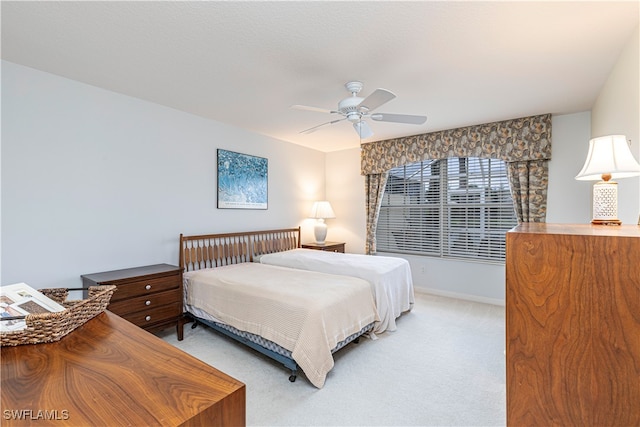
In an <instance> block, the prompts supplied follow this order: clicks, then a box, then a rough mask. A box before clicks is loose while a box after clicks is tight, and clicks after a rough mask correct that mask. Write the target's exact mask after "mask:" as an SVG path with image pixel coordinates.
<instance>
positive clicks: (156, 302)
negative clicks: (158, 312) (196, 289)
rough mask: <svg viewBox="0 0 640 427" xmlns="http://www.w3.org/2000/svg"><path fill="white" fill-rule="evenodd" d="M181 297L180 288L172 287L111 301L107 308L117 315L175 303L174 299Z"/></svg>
mask: <svg viewBox="0 0 640 427" xmlns="http://www.w3.org/2000/svg"><path fill="white" fill-rule="evenodd" d="M181 297H182V293H181V292H180V289H174V290H172V291H166V292H158V293H153V294H149V295H144V296H141V297H137V298H131V299H125V300H120V301H116V302H112V303H111V304H109V306H108V307H107V310H109V311H111V312H113V313H115V314H117V315H119V316H123V315H125V314H129V313H133V312H137V311H143V310H148V309H152V308H156V307H160V306H162V305H167V304H171V303H175V302H176V301H180V298H181Z"/></svg>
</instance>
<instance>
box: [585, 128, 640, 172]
mask: <svg viewBox="0 0 640 427" xmlns="http://www.w3.org/2000/svg"><path fill="white" fill-rule="evenodd" d="M603 174H611V178H612V179H616V178H629V177H632V176H638V175H640V164H638V162H637V161H636V159H635V158H634V157H633V154H631V149H630V148H629V144H628V143H627V138H626V136H624V135H609V136H602V137H600V138H593V139H592V140H590V141H589V153H588V154H587V160H586V161H585V162H584V166H583V167H582V170H581V171H580V173H579V174H578V175H577V176H576V179H577V180H581V181H593V180H600V179H601V177H602V175H603Z"/></svg>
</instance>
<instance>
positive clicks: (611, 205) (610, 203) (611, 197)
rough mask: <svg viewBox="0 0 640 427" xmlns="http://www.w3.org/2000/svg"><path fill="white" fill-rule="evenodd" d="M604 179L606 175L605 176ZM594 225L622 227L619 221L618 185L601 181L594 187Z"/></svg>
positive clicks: (592, 221) (592, 222) (608, 181)
mask: <svg viewBox="0 0 640 427" xmlns="http://www.w3.org/2000/svg"><path fill="white" fill-rule="evenodd" d="M603 177H604V175H603ZM591 224H594V225H621V224H622V221H620V220H619V219H618V183H617V182H615V181H610V180H608V179H607V181H600V182H598V183H596V184H595V185H594V186H593V219H592V220H591Z"/></svg>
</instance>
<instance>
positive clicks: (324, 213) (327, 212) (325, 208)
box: [309, 200, 336, 245]
mask: <svg viewBox="0 0 640 427" xmlns="http://www.w3.org/2000/svg"><path fill="white" fill-rule="evenodd" d="M309 217H310V218H315V219H316V225H315V227H313V233H314V235H315V238H316V243H318V244H321V245H322V244H324V239H325V238H326V237H327V224H325V222H324V220H325V219H328V218H335V217H336V214H335V213H333V209H332V208H331V203H329V202H327V201H326V200H323V201H320V202H315V203H314V204H313V207H312V208H311V215H309Z"/></svg>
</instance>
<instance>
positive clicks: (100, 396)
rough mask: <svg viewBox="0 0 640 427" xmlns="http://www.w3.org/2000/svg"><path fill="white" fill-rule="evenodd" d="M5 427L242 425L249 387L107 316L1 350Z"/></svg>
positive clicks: (128, 324)
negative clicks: (51, 338)
mask: <svg viewBox="0 0 640 427" xmlns="http://www.w3.org/2000/svg"><path fill="white" fill-rule="evenodd" d="M0 355H1V357H2V371H1V375H2V377H1V385H2V393H1V396H2V397H1V399H0V400H1V408H0V409H1V413H2V421H1V423H2V426H29V425H33V426H163V427H168V426H225V427H226V426H243V425H245V423H246V388H245V385H244V384H243V383H241V382H240V381H238V380H236V379H234V378H232V377H230V376H228V375H226V374H225V373H223V372H220V371H218V370H217V369H215V368H213V367H211V366H209V365H207V364H206V363H204V362H202V361H200V360H198V359H196V358H195V357H193V356H191V355H189V354H187V353H185V352H183V351H181V350H178V349H177V348H175V347H173V346H172V345H170V344H168V343H166V342H165V341H163V340H161V339H160V338H158V337H156V336H154V335H152V334H150V333H148V332H146V331H144V330H142V329H140V328H138V327H137V326H134V325H132V324H131V323H129V322H127V321H125V320H123V319H122V318H120V317H118V316H116V315H115V314H113V313H110V312H108V311H107V312H104V313H101V314H99V315H98V316H96V317H95V318H93V319H91V320H89V321H88V322H87V323H85V324H84V325H82V326H80V327H79V328H78V329H76V330H74V331H73V332H71V333H70V334H69V335H67V336H66V337H64V338H62V339H61V340H60V341H58V342H54V343H48V344H35V345H20V346H16V347H2V348H1V349H0Z"/></svg>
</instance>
